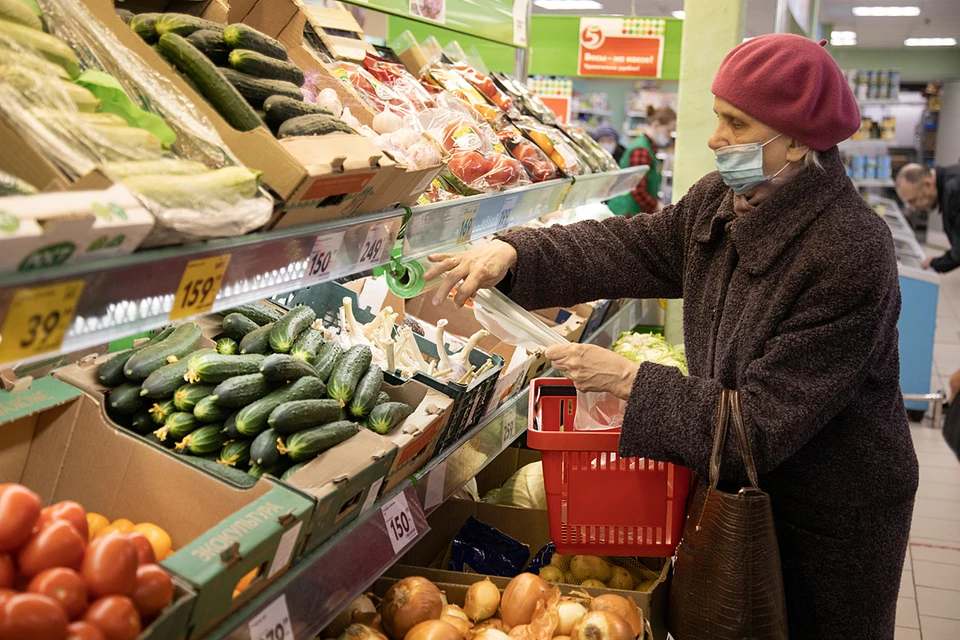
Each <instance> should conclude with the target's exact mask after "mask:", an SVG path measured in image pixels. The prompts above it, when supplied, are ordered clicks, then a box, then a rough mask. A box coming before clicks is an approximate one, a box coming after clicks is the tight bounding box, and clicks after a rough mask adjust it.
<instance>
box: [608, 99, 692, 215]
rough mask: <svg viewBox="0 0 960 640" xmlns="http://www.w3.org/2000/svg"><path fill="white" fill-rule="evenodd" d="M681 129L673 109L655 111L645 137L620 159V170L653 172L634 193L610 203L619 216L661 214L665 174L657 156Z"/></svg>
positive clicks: (643, 135) (639, 139)
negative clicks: (632, 169) (629, 169)
mask: <svg viewBox="0 0 960 640" xmlns="http://www.w3.org/2000/svg"><path fill="white" fill-rule="evenodd" d="M676 129H677V114H676V112H674V110H673V109H671V108H670V107H661V108H659V109H655V110H651V111H650V113H649V114H648V115H647V124H646V126H645V127H644V128H643V133H641V134H640V135H639V136H637V137H636V138H634V140H633V142H632V143H630V146H629V147H627V148H626V150H625V151H624V152H623V155H622V156H620V160H619V162H620V166H621V167H623V168H627V167H641V166H647V167H650V169H649V170H648V171H647V175H645V176H644V177H643V178H642V179H641V180H640V182H639V183H638V184H637V186H636V187H635V188H634V189H633V191H631V192H630V193H625V194H623V195H622V196H617V197H616V198H613V199H612V200H610V202H608V203H607V206H608V207H610V211H612V212H614V213H615V214H617V215H625V216H628V217H629V216H632V215H636V214H638V213H653V212H655V211H659V210H660V196H659V193H660V183H661V182H662V181H663V173H662V172H661V170H660V161H659V160H657V154H658V153H659V152H660V151H661V150H663V149H665V148H667V147H669V146H670V144H671V142H672V141H673V132H674V131H676Z"/></svg>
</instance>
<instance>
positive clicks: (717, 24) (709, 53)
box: [664, 0, 747, 344]
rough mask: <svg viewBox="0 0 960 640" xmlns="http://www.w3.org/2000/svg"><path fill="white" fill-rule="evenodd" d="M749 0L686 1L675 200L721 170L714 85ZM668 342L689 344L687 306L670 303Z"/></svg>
mask: <svg viewBox="0 0 960 640" xmlns="http://www.w3.org/2000/svg"><path fill="white" fill-rule="evenodd" d="M746 6H747V1H746V0H685V1H684V3H683V10H684V11H685V12H686V16H685V18H684V23H683V40H682V41H681V45H680V88H679V94H678V96H677V143H676V149H675V151H676V161H675V162H674V172H673V201H674V202H676V201H678V200H679V199H680V198H681V197H682V196H683V195H684V194H685V193H686V192H687V190H688V189H689V188H690V187H691V186H692V185H693V184H694V183H696V182H697V181H698V180H699V179H700V178H702V177H703V176H705V175H706V174H708V173H710V172H711V171H713V170H714V169H715V166H716V165H715V164H714V154H713V151H711V150H710V148H709V147H707V139H708V138H709V137H710V135H711V134H712V133H713V130H714V129H715V128H716V124H717V117H716V116H715V115H714V113H713V94H712V93H710V84H711V83H712V82H713V77H714V75H716V73H717V69H718V68H719V67H720V62H721V61H722V60H723V58H724V56H726V55H727V53H729V52H730V50H731V49H733V48H734V47H735V46H737V45H738V44H740V42H741V41H742V40H743V22H744V12H745V10H746ZM664 334H665V337H666V339H667V340H668V341H669V342H671V343H673V344H680V343H682V342H683V306H682V303H681V301H679V300H670V301H668V302H667V311H666V320H665V323H664Z"/></svg>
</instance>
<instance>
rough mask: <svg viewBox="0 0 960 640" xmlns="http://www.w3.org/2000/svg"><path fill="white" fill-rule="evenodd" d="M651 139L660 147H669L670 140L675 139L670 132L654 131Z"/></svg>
mask: <svg viewBox="0 0 960 640" xmlns="http://www.w3.org/2000/svg"><path fill="white" fill-rule="evenodd" d="M650 139H651V140H653V142H654V143H655V144H656V145H657V146H658V147H669V146H670V142H671V141H672V140H673V138H671V137H670V134H669V133H654V134H653V135H652V136H651V137H650Z"/></svg>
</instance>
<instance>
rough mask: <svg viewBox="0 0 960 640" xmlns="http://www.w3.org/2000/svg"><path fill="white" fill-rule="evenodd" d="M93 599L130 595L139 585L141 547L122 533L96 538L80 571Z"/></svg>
mask: <svg viewBox="0 0 960 640" xmlns="http://www.w3.org/2000/svg"><path fill="white" fill-rule="evenodd" d="M80 575H82V576H83V581H84V582H86V583H87V590H88V591H89V592H90V597H91V598H102V597H103V596H113V595H119V596H128V595H130V594H131V593H133V587H134V585H135V584H136V582H137V546H136V545H135V544H134V543H133V541H132V540H130V538H128V537H127V536H126V535H125V534H122V533H111V534H109V535H106V536H103V537H102V538H94V540H93V541H92V542H91V543H90V546H89V547H88V548H87V553H86V554H85V555H84V556H83V566H82V567H81V569H80Z"/></svg>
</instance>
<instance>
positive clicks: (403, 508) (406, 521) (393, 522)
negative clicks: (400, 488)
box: [380, 493, 417, 553]
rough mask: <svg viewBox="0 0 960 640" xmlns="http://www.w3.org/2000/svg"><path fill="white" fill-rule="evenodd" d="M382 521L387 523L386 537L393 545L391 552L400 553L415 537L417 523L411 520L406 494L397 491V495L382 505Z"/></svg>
mask: <svg viewBox="0 0 960 640" xmlns="http://www.w3.org/2000/svg"><path fill="white" fill-rule="evenodd" d="M380 511H381V512H382V513H383V522H384V523H385V524H386V525H387V537H388V538H390V544H391V545H393V552H394V553H400V552H401V551H403V548H404V547H405V546H407V544H409V543H410V542H411V541H412V540H414V539H415V538H416V537H417V523H416V522H414V521H413V514H411V513H410V505H409V504H407V496H406V495H404V494H402V493H399V494H397V497H396V498H394V499H393V500H391V501H390V502H388V503H387V504H385V505H383V508H382V509H381V510H380Z"/></svg>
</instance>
